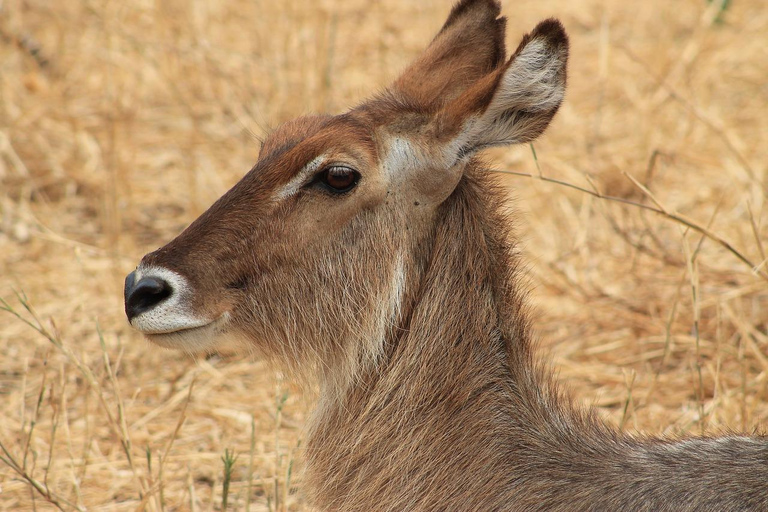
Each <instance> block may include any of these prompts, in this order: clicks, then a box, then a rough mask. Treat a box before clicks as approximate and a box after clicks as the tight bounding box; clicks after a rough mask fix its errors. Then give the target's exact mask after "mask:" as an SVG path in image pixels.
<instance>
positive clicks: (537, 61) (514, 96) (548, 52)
mask: <svg viewBox="0 0 768 512" xmlns="http://www.w3.org/2000/svg"><path fill="white" fill-rule="evenodd" d="M563 66H564V61H563V54H562V52H560V51H557V50H556V49H554V48H552V47H551V46H550V45H548V44H547V41H545V40H544V39H534V40H533V41H531V42H529V43H528V44H527V45H526V46H525V47H524V48H523V50H522V51H521V52H520V53H519V54H518V55H517V57H515V60H513V61H512V64H511V65H510V66H509V69H507V70H506V72H505V73H504V76H503V77H502V79H501V83H500V84H499V87H498V89H497V90H496V93H495V94H494V97H493V99H492V100H491V104H490V105H489V106H488V108H487V109H486V111H485V112H484V113H483V115H482V116H480V118H475V119H472V120H469V121H468V122H467V124H466V129H465V134H464V135H462V136H461V137H460V138H461V139H463V140H465V141H469V142H471V141H473V140H475V141H476V142H475V149H476V150H478V149H482V148H483V147H485V146H493V145H502V144H516V143H520V142H524V141H528V140H532V139H533V138H535V137H536V136H537V135H539V133H540V132H541V130H542V129H543V128H542V127H541V124H542V123H543V122H548V120H549V117H547V116H548V115H549V113H550V112H551V111H552V110H553V109H555V108H557V107H558V105H560V103H561V102H562V101H563V96H564V95H565V83H564V81H563V78H562V74H563ZM539 113H540V114H541V115H537V114H539Z"/></svg>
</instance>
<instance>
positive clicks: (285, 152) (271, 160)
mask: <svg viewBox="0 0 768 512" xmlns="http://www.w3.org/2000/svg"><path fill="white" fill-rule="evenodd" d="M373 132H374V126H373V125H372V124H371V123H370V122H368V118H367V116H364V115H359V113H357V115H356V114H355V113H347V114H343V115H339V116H328V115H322V116H321V115H318V116H303V117H299V118H296V119H294V120H292V121H288V122H286V123H284V124H282V125H280V126H279V127H278V128H277V129H275V131H273V132H272V133H270V134H269V135H268V136H267V138H266V139H265V141H264V143H263V144H262V147H261V152H260V153H259V160H258V162H257V164H256V166H255V167H254V169H253V171H255V172H254V174H258V175H259V176H260V177H261V178H262V179H267V180H268V181H274V182H277V183H280V182H284V181H286V180H288V179H290V178H292V177H293V176H295V175H296V174H297V173H299V172H300V171H301V170H302V169H303V168H304V167H305V166H306V165H307V164H309V163H310V162H312V161H314V160H316V159H317V158H318V157H323V156H325V157H328V158H329V159H333V158H334V157H348V158H352V159H354V160H362V161H366V162H371V163H372V162H373V161H375V160H376V145H375V142H374V133H373Z"/></svg>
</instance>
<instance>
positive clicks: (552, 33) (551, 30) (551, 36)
mask: <svg viewBox="0 0 768 512" xmlns="http://www.w3.org/2000/svg"><path fill="white" fill-rule="evenodd" d="M534 39H543V40H544V41H546V42H547V45H548V46H549V47H550V48H552V49H554V50H555V51H557V52H564V57H565V58H567V57H568V34H566V33H565V27H563V24H562V23H560V20H558V19H555V18H549V19H546V20H544V21H542V22H540V23H539V24H538V25H536V27H535V28H534V29H533V30H532V31H531V32H530V33H529V34H526V35H525V36H524V37H523V40H522V41H520V44H519V45H518V47H517V50H515V55H517V54H518V53H520V51H521V50H522V49H523V48H524V47H525V45H527V44H528V43H529V42H530V41H532V40H534Z"/></svg>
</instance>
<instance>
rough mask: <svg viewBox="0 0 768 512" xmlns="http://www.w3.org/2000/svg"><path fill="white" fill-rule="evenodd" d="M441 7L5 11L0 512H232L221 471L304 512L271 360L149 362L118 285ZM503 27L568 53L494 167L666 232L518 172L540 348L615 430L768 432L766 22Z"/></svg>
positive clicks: (628, 12)
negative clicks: (525, 128) (522, 140)
mask: <svg viewBox="0 0 768 512" xmlns="http://www.w3.org/2000/svg"><path fill="white" fill-rule="evenodd" d="M448 7H449V2H448V1H447V0H441V1H436V0H429V1H423V2H409V1H404V0H391V1H388V2H381V1H376V2H367V1H363V0H357V1H344V2H342V1H341V0H324V1H321V2H303V1H299V0H290V1H286V2H246V1H243V0H229V1H221V2H215V1H213V0H200V1H196V2H184V1H181V0H173V1H164V2H150V1H145V0H140V1H136V2H127V3H126V2H120V1H116V0H81V1H72V2H45V1H44V0H2V1H0V9H2V11H0V187H1V188H0V297H3V298H4V299H5V300H7V301H8V304H9V305H10V307H11V308H12V309H13V310H14V311H16V312H18V314H19V315H21V319H20V318H17V317H16V316H15V315H13V314H11V313H9V312H5V313H3V312H0V313H1V314H0V346H1V347H2V354H3V358H2V359H1V360H0V395H1V396H2V402H0V408H1V410H2V416H3V418H4V419H3V421H2V423H1V424H0V441H1V442H2V444H3V446H4V447H5V448H6V449H7V450H8V451H7V452H6V453H4V454H3V458H4V460H5V461H6V464H5V465H2V466H0V486H1V487H2V492H1V493H0V508H2V509H13V510H33V509H38V510H46V509H51V508H52V507H54V504H55V503H58V504H59V506H61V508H63V509H65V510H70V509H76V508H81V509H84V508H86V507H87V508H88V510H135V509H148V510H161V509H167V510H179V509H183V510H187V509H190V510H219V509H221V508H223V507H222V505H223V504H222V491H223V488H224V479H225V463H224V462H223V460H222V458H223V457H224V458H227V457H228V460H230V463H231V464H230V465H231V472H230V476H231V478H229V481H228V483H227V485H228V487H229V496H228V507H229V509H230V510H244V509H246V508H247V506H248V505H249V504H250V509H251V510H303V509H305V508H306V507H305V506H304V505H303V499H302V497H301V474H300V471H299V470H298V468H296V467H295V466H294V462H295V461H296V460H297V453H298V452H299V451H300V438H301V432H302V430H301V425H302V422H303V419H304V417H305V414H306V411H307V409H308V404H307V403H305V401H304V400H302V399H301V397H300V396H298V395H297V393H296V392H295V390H294V389H293V388H292V387H291V386H290V383H285V382H282V381H281V380H280V379H279V378H277V379H275V377H274V375H273V374H272V373H271V372H270V371H269V370H268V369H266V368H265V367H264V366H263V365H262V364H261V363H259V362H253V361H249V360H244V359H237V358H226V359H220V358H218V357H214V358H211V359H208V360H201V361H197V362H195V361H192V360H189V359H187V358H184V357H180V356H179V355H178V354H174V353H169V352H163V351H161V350H159V349H157V348H154V347H150V346H148V345H147V343H146V342H144V341H143V340H142V339H141V337H140V336H138V335H137V334H136V333H134V332H132V331H131V330H130V329H129V328H128V326H127V325H126V322H125V320H124V318H123V313H122V298H121V293H122V289H121V288H122V279H123V276H124V275H125V274H126V273H127V272H128V271H130V270H131V269H132V267H133V265H135V263H136V262H137V261H138V258H139V257H140V256H141V255H142V254H144V253H145V252H147V251H148V250H151V249H153V248H155V247H157V246H159V245H161V244H163V243H164V242H165V241H167V240H169V239H170V238H172V237H173V236H174V235H175V234H176V233H177V232H178V231H179V230H180V229H182V228H183V227H184V226H185V225H186V224H187V223H188V222H189V221H191V220H192V219H193V218H194V217H196V216H197V215H198V214H199V213H200V212H201V211H202V210H204V209H205V207H206V205H208V204H210V203H211V202H212V201H213V200H214V199H215V198H217V197H218V196H219V195H220V194H221V193H223V192H224V191H225V190H226V189H227V188H228V187H229V186H231V185H232V184H233V183H235V182H236V180H237V179H238V177H239V176H241V175H242V174H243V173H244V171H246V170H247V169H248V168H249V167H250V166H251V164H252V163H253V161H254V160H255V158H256V155H257V148H258V145H257V143H256V142H255V141H254V138H255V137H259V136H261V135H262V134H264V133H265V132H266V131H267V130H268V127H269V126H274V125H275V124H277V123H279V122H281V121H284V120H286V119H288V118H291V117H293V116H296V115H298V114H300V113H303V112H307V111H319V110H323V111H332V112H334V111H339V110H341V109H343V108H345V107H348V106H352V105H354V104H355V103H356V102H357V101H358V100H360V99H362V98H363V97H365V96H366V95H367V94H369V93H370V92H371V91H373V90H375V89H376V88H378V87H380V86H382V85H384V84H386V83H387V81H388V80H389V79H391V78H392V77H393V76H394V75H395V74H396V72H397V70H398V69H401V68H402V67H403V65H404V64H405V63H406V62H407V61H408V59H409V58H411V57H412V56H414V55H415V54H416V53H417V52H418V51H419V49H420V48H422V47H423V46H424V45H425V43H426V42H427V41H428V40H429V38H430V37H431V36H432V34H433V33H434V32H435V30H437V28H438V27H439V25H440V23H441V22H442V18H443V17H444V16H445V14H446V12H447V10H448ZM505 12H506V13H507V14H508V16H509V17H510V20H509V41H510V45H514V44H516V42H517V39H518V38H519V37H520V35H521V34H522V33H523V32H524V31H525V30H527V29H529V28H531V27H532V26H533V25H534V24H535V22H537V21H538V20H540V19H541V18H544V17H546V16H551V15H557V16H558V17H560V18H561V19H562V20H563V21H564V23H565V25H566V27H567V28H568V30H569V32H570V34H571V38H572V44H573V51H572V60H571V63H572V64H571V68H570V88H569V94H568V98H567V102H566V104H565V106H564V107H563V109H562V110H561V113H560V114H559V115H558V117H557V119H556V121H555V122H554V124H553V126H552V128H551V130H550V131H549V132H548V134H547V135H546V136H545V137H544V138H542V139H541V140H540V141H539V142H537V144H536V155H537V160H534V158H533V155H532V153H531V150H530V148H528V147H521V148H512V149H505V150H499V151H497V152H495V153H494V154H493V155H489V156H492V157H493V158H494V160H495V161H496V165H497V167H498V168H499V169H505V170H513V171H516V172H522V173H529V174H533V175H536V176H539V175H540V174H543V175H544V176H545V177H548V178H551V179H555V180H564V181H567V182H569V183H573V184H577V185H579V186H581V187H584V188H586V189H588V190H591V191H598V192H597V193H598V194H608V195H612V196H616V197H618V198H621V199H624V200H629V201H633V202H636V203H641V204H643V205H647V206H651V207H653V208H656V209H660V210H663V211H664V212H666V214H665V215H659V214H655V213H652V212H649V211H647V210H643V209H641V208H638V207H636V206H631V205H626V204H621V203H617V202H615V201H609V200H606V199H601V198H599V197H595V196H594V195H589V194H586V193H584V192H580V191H577V190H573V189H571V188H567V187H563V186H560V185H557V184H554V183H551V182H547V181H543V180H538V179H529V178H522V177H519V176H504V177H503V179H505V180H506V182H508V183H509V185H510V187H511V188H513V189H514V195H515V196H516V205H517V208H518V210H519V218H520V221H519V231H520V234H521V236H522V237H523V238H524V240H525V244H524V250H525V255H524V256H525V259H526V260H527V261H528V262H530V278H531V281H532V283H533V290H532V294H531V296H532V299H533V300H535V302H536V303H537V304H538V305H539V308H538V311H539V318H538V326H539V333H540V336H541V339H542V350H545V351H551V352H553V353H554V355H555V366H556V368H557V371H558V372H559V374H560V377H561V379H562V380H563V381H564V383H565V384H566V385H567V386H568V387H570V388H572V389H573V390H574V394H575V396H576V397H577V398H578V399H579V400H582V401H585V402H592V403H595V404H596V405H597V406H598V407H599V408H600V411H601V413H602V414H603V416H604V417H605V418H606V419H607V420H608V421H610V422H612V423H614V424H616V425H618V426H620V427H621V428H625V429H633V430H634V429H637V430H641V431H644V432H651V433H661V432H663V433H667V434H685V433H692V434H699V433H701V432H720V431H723V430H728V429H733V430H738V431H751V430H753V429H756V428H760V425H761V424H763V425H764V424H765V423H766V421H767V420H768V389H767V387H768V333H767V329H768V282H767V281H766V279H765V272H766V271H767V270H768V268H766V254H765V251H766V250H767V249H768V248H767V247H766V246H767V245H768V222H767V221H768V211H766V210H767V209H768V208H766V187H767V185H766V184H767V183H768V168H767V167H766V166H767V164H766V162H768V145H766V143H765V141H766V140H768V116H766V113H767V112H768V85H766V84H767V82H766V76H768V11H766V10H765V9H761V8H760V6H759V5H758V2H755V1H746V0H744V1H735V2H732V3H731V5H730V7H729V8H728V9H727V10H726V11H725V12H723V13H720V14H721V15H722V16H721V19H719V20H718V19H716V16H717V15H718V7H717V6H714V7H710V6H709V4H707V2H706V1H705V0H681V1H676V2H668V1H666V0H650V1H648V2H642V3H637V2H624V1H620V0H581V1H578V2H571V1H566V0H552V1H549V2H534V1H530V0H527V1H516V2H506V5H505ZM644 189H645V190H644ZM680 216H683V217H685V218H686V219H691V220H692V221H693V222H694V223H696V224H697V225H698V226H699V227H702V228H705V229H706V230H707V234H706V235H702V233H700V232H697V231H696V230H694V229H690V228H687V227H686V226H685V225H684V224H681V223H680V222H678V221H675V220H673V219H672V218H673V217H680ZM718 239H720V241H718ZM722 241H725V242H727V243H729V244H731V247H732V249H733V251H729V250H728V249H727V248H726V247H724V246H723V245H722V243H720V242H722ZM734 251H735V253H738V254H735V253H734ZM739 256H741V259H740V257H739ZM744 260H746V261H744ZM15 291H23V292H24V294H26V297H27V299H28V304H29V305H30V306H31V307H32V308H33V312H34V314H33V312H31V311H27V310H25V309H24V305H23V304H22V303H23V302H25V299H24V298H23V297H21V298H20V297H17V296H16V295H15ZM29 324H32V326H30V325H29ZM276 382H277V384H276ZM193 384H194V390H193V389H192V387H193ZM225 450H230V451H228V452H226V454H227V456H226V457H225ZM232 454H234V455H237V458H236V459H235V460H234V461H232ZM11 459H12V460H11ZM13 465H16V466H17V467H16V470H14V469H13V468H12V467H11V466H13ZM22 475H26V477H27V479H26V480H25V477H23V476H22Z"/></svg>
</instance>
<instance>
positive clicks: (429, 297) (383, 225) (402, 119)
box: [125, 0, 768, 512]
mask: <svg viewBox="0 0 768 512" xmlns="http://www.w3.org/2000/svg"><path fill="white" fill-rule="evenodd" d="M499 14H500V6H499V4H498V2H496V1H494V0H463V1H461V2H459V3H458V4H457V5H456V6H455V7H454V8H453V10H452V11H451V13H450V15H449V16H448V20H447V21H446V22H445V25H444V26H443V28H442V29H441V30H440V32H439V33H438V34H437V36H436V37H435V38H434V40H433V41H432V43H431V44H430V45H429V46H428V48H427V49H426V51H425V52H424V53H423V54H422V55H421V56H420V57H419V58H418V59H417V60H416V61H415V62H413V63H412V64H411V65H410V67H408V68H407V69H406V70H405V72H404V73H403V74H402V76H400V77H399V78H398V79H397V80H396V81H395V82H394V83H393V84H392V85H391V86H390V87H389V88H387V89H386V90H385V91H384V92H382V93H380V94H378V95H377V96H375V97H373V98H372V99H370V100H369V101H366V102H364V103H363V104H361V105H360V106H358V107H356V108H354V109H352V110H350V111H348V112H346V113H344V114H341V115H336V116H308V117H301V118H298V119H296V120H294V121H291V122H288V123H286V124H284V125H282V126H281V127H279V128H278V129H277V130H276V131H275V132H274V133H272V134H271V135H270V136H269V137H268V138H267V140H266V141H265V142H264V144H263V147H262V149H261V154H260V156H259V160H258V162H257V163H256V165H255V166H254V167H253V169H252V170H251V171H250V172H249V173H248V174H246V176H245V177H244V178H243V179H242V180H241V181H240V182H239V183H238V184H237V185H235V186H234V187H233V188H232V189H231V190H230V191H229V192H227V193H226V194H225V195H224V196H223V197H221V198H220V199H219V200H218V201H216V203H215V204H214V205H213V206H211V208H210V209H209V210H208V211H206V212H205V213H204V214H203V215H201V216H200V218H198V219H197V220H196V221H194V222H193V223H192V224H191V225H190V226H189V227H188V228H187V229H186V230H185V231H184V232H183V233H181V234H180V235H179V236H178V237H177V238H176V239H174V240H173V241H171V242H170V243H168V244H167V245H165V246H164V247H162V248H160V249H158V250H156V251H154V252H152V253H150V254H147V255H146V256H144V258H143V259H142V260H141V263H140V264H139V266H138V268H137V269H136V270H135V271H134V272H132V273H131V274H130V275H129V276H128V277H127V279H126V284H125V309H126V313H127V315H128V319H129V320H130V323H131V325H132V326H133V327H135V328H136V329H138V330H139V331H141V332H142V333H144V334H145V335H146V337H147V338H149V340H151V341H152V342H154V343H156V344H158V345H161V346H163V347H171V348H177V349H182V350H186V351H190V352H197V351H211V350H215V349H216V347H217V345H218V344H219V343H220V342H221V341H222V340H224V339H226V340H230V341H232V340H234V341H235V342H237V343H240V344H242V345H243V346H245V347H247V350H251V351H255V352H257V353H259V354H260V355H261V356H263V357H265V358H267V359H269V360H271V361H273V362H274V363H275V364H277V365H279V366H280V367H281V368H283V369H287V370H289V371H290V372H291V373H292V374H293V375H295V376H297V377H298V378H301V379H307V380H311V381H314V382H317V383H319V402H318V405H317V407H316V410H315V411H314V414H313V416H312V419H311V421H310V424H309V426H308V433H307V442H306V450H305V458H306V463H305V466H306V469H305V479H304V486H305V492H306V493H307V495H308V496H309V498H310V499H311V501H312V502H313V503H314V504H315V505H316V506H318V507H319V508H320V509H322V510H343V511H361V512H369V511H372V510H377V511H379V510H381V511H402V510H435V511H437V510H440V511H442V510H483V511H485V510H489V511H490V510H521V511H531V510H547V511H553V510H607V511H613V510H616V511H619V510H621V511H626V510H638V511H639V510H646V511H663V510H669V511H681V510H711V511H736V510H768V485H767V484H768V439H766V438H765V437H748V436H740V435H729V436H724V437H718V438H690V439H686V440H676V441H669V440H664V439H652V438H646V437H634V436H630V435H626V434H623V433H619V432H618V431H615V430H613V429H611V428H609V427H608V426H606V425H604V424H603V423H601V421H600V420H599V419H597V418H596V416H595V414H594V413H593V412H592V411H590V410H585V409H583V408H580V407H576V406H574V405H572V404H571V402H570V400H568V399H567V397H566V396H564V395H563V394H561V393H560V392H559V391H558V389H557V387H556V386H555V384H554V383H553V381H552V378H551V375H550V372H549V371H548V370H547V368H546V366H543V365H541V364H539V363H537V362H536V359H535V358H534V355H533V353H532V352H533V344H532V341H531V334H530V332H529V324H528V319H527V318H528V316H527V314H526V306H525V301H524V300H523V295H522V292H521V291H520V290H519V285H518V283H517V282H518V280H519V279H518V277H517V276H518V271H517V268H518V263H517V260H516V257H515V256H514V255H513V251H512V249H513V247H512V244H513V242H512V241H511V238H512V237H511V236H510V232H509V230H510V227H509V226H510V221H509V219H508V218H507V216H506V215H507V214H506V213H505V212H506V210H505V201H506V199H505V195H504V193H503V191H502V189H501V188H499V187H498V186H497V185H496V184H495V183H494V181H493V180H492V178H491V177H489V172H488V170H487V168H485V167H484V166H483V165H482V163H480V161H479V160H478V159H477V158H476V156H477V155H478V153H479V152H481V151H482V150H483V149H485V148H487V147H491V146H499V145H508V144H520V143H525V142H529V141H531V140H533V139H535V138H536V137H537V136H539V135H540V134H541V133H542V132H543V131H544V129H545V128H546V127H547V125H548V124H549V122H550V121H551V120H552V118H553V116H554V115H555V113H556V112H557V110H558V108H559V106H560V104H561V102H562V100H563V94H564V91H565V83H566V62H567V59H568V38H567V36H566V34H565V31H564V29H563V27H562V25H561V24H560V23H559V22H558V21H556V20H553V19H550V20H547V21H544V22H542V23H540V24H539V25H538V26H536V28H534V29H533V31H532V32H530V33H529V34H527V35H526V36H525V37H523V39H522V42H521V43H520V45H519V46H518V47H517V49H516V50H515V51H514V52H513V53H512V55H511V57H509V58H507V57H506V51H505V46H504V34H505V18H503V17H499Z"/></svg>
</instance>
